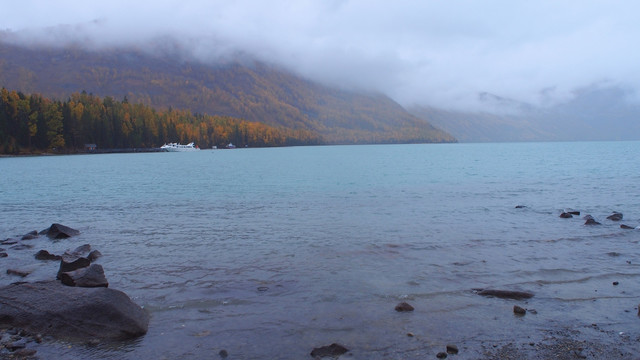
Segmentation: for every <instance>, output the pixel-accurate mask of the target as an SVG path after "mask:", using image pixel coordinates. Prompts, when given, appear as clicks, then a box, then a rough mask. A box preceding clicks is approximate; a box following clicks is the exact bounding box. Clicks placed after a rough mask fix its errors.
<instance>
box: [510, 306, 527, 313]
mask: <svg viewBox="0 0 640 360" xmlns="http://www.w3.org/2000/svg"><path fill="white" fill-rule="evenodd" d="M513 313H514V314H516V315H525V314H526V313H527V310H525V309H524V308H522V307H520V306H518V305H513Z"/></svg>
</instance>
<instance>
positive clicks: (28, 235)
mask: <svg viewBox="0 0 640 360" xmlns="http://www.w3.org/2000/svg"><path fill="white" fill-rule="evenodd" d="M37 237H38V232H37V231H35V230H33V231H31V232H28V233H26V234H24V235H23V236H22V238H20V240H32V239H35V238H37Z"/></svg>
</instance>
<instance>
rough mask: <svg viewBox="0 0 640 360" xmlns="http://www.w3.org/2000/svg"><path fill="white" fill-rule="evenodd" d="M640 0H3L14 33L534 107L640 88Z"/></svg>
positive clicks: (417, 96) (4, 17)
mask: <svg viewBox="0 0 640 360" xmlns="http://www.w3.org/2000/svg"><path fill="white" fill-rule="evenodd" d="M639 12H640V3H638V2H632V1H618V2H610V1H591V0H587V1H552V0H543V1H537V2H514V1H508V0H494V1H473V0H463V1H428V2H417V1H409V0H399V1H394V2H388V1H379V0H374V1H370V0H367V1H365V0H356V1H352V0H290V1H284V0H274V1H269V2H265V1H258V0H238V1H233V2H232V1H205V0H202V1H188V0H182V1H174V0H164V1H163V0H158V1H153V2H152V1H142V2H137V1H136V2H133V1H126V2H125V1H121V0H116V1H110V2H99V3H94V2H86V1H82V2H81V1H71V0H67V1H55V2H52V1H44V0H42V1H35V0H34V1H29V0H23V1H20V2H12V4H5V5H4V6H3V11H2V12H1V13H0V24H1V25H0V27H1V28H4V29H5V37H7V38H9V39H11V40H12V41H15V42H20V43H27V44H32V45H43V44H44V45H48V46H68V45H76V46H83V47H87V48H89V49H100V48H105V47H132V46H133V47H137V48H140V49H143V50H147V51H158V49H160V50H161V51H168V50H170V51H172V52H177V53H179V54H181V55H182V56H184V57H185V58H194V57H195V58H197V59H198V60H200V61H205V62H219V61H227V60H229V59H232V58H234V57H235V56H238V55H248V56H252V57H256V58H258V59H259V60H262V61H266V62H270V63H273V64H277V65H279V66H283V67H285V68H288V69H291V70H293V71H295V72H297V73H299V74H301V75H303V76H306V77H308V78H311V79H313V80H317V81H321V82H323V83H327V84H330V85H338V86H342V87H345V88H351V89H359V90H366V91H376V92H382V93H385V94H387V95H389V96H391V97H392V98H394V99H396V100H397V101H399V102H400V103H402V104H405V105H409V104H423V105H433V106H440V107H446V108H453V109H476V110H477V109H482V108H483V107H486V106H487V104H486V102H485V101H484V100H483V99H484V98H483V96H480V94H492V95H495V96H497V97H504V98H510V99H514V100H517V101H523V102H528V103H531V104H535V105H553V104H555V103H558V102H562V101H566V100H568V99H570V98H571V97H572V96H573V95H574V93H575V91H576V90H577V89H580V88H584V87H590V86H594V85H597V84H607V86H620V87H624V88H625V89H630V92H631V93H634V92H635V93H638V91H637V89H638V88H639V87H640V74H638V72H637V71H636V69H637V64H638V63H640V50H639V49H638V48H637V46H635V43H636V42H637V39H638V38H640V26H638V25H637V19H636V14H638V13H639Z"/></svg>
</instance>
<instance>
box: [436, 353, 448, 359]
mask: <svg viewBox="0 0 640 360" xmlns="http://www.w3.org/2000/svg"><path fill="white" fill-rule="evenodd" d="M436 357H437V358H438V359H446V358H447V353H446V352H444V351H443V352H439V353H438V354H436Z"/></svg>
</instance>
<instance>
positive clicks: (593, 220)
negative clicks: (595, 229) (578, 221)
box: [584, 218, 602, 225]
mask: <svg viewBox="0 0 640 360" xmlns="http://www.w3.org/2000/svg"><path fill="white" fill-rule="evenodd" d="M584 224H585V225H602V224H600V223H599V222H597V221H596V220H595V219H594V218H589V219H587V221H585V222H584Z"/></svg>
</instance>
